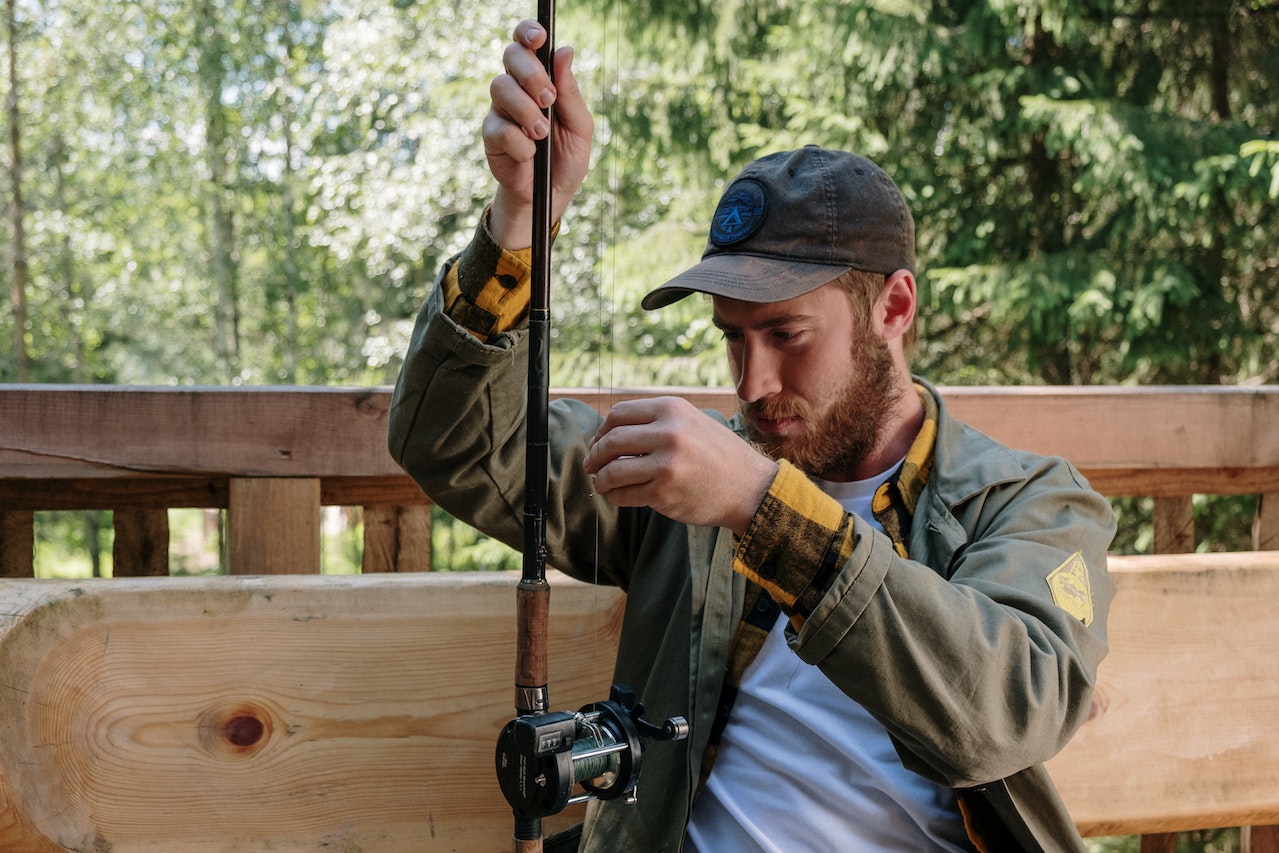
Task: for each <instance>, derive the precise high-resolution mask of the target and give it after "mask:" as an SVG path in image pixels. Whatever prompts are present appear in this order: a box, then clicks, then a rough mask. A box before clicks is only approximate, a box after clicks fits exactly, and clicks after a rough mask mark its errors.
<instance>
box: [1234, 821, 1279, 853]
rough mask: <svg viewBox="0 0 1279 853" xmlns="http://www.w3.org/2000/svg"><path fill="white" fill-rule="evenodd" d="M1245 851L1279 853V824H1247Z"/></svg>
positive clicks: (1244, 833) (1249, 852)
mask: <svg viewBox="0 0 1279 853" xmlns="http://www.w3.org/2000/svg"><path fill="white" fill-rule="evenodd" d="M1242 841H1243V845H1242V846H1243V853H1279V826H1245V827H1244V829H1243V839H1242Z"/></svg>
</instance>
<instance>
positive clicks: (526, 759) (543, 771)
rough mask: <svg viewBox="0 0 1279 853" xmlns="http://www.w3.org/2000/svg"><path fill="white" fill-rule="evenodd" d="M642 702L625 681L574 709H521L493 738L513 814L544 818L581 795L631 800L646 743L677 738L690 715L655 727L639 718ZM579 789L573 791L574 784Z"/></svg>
mask: <svg viewBox="0 0 1279 853" xmlns="http://www.w3.org/2000/svg"><path fill="white" fill-rule="evenodd" d="M643 713H644V706H643V705H642V704H639V703H638V702H637V701H636V699H635V693H634V691H633V690H631V689H630V688H629V687H627V686H626V685H623V684H614V685H613V687H612V689H611V690H610V691H609V700H608V701H607V702H592V703H591V704H589V705H585V706H583V707H582V708H581V710H579V711H576V712H574V711H558V712H551V713H543V714H524V715H522V716H519V717H516V718H515V719H514V720H511V721H510V722H509V723H507V724H506V726H505V727H504V728H503V729H502V733H501V734H500V735H499V736H498V740H497V756H496V763H497V778H498V784H499V785H500V786H501V788H502V794H503V795H504V796H505V797H506V801H507V802H508V803H510V805H511V808H512V809H513V810H514V812H515V814H516V816H517V817H519V818H522V819H524V820H533V819H538V818H543V817H549V816H551V815H554V814H558V813H559V812H561V811H563V810H564V809H565V808H566V807H567V806H569V805H572V804H574V803H581V802H585V801H587V800H594V799H599V800H614V799H617V798H618V797H623V796H625V797H626V798H627V800H628V802H634V801H635V788H636V785H637V784H638V783H639V773H640V763H641V761H642V758H643V754H644V748H645V742H646V741H649V740H663V741H664V740H683V739H684V738H686V737H688V722H687V721H686V720H685V719H684V718H683V717H670V718H669V719H667V720H665V721H664V722H663V723H662V725H661V726H655V725H653V724H652V723H649V722H647V721H645V720H644V719H643V718H642V716H641V715H642V714H643ZM574 785H580V786H581V788H582V790H581V792H580V793H578V794H574V793H573V786H574Z"/></svg>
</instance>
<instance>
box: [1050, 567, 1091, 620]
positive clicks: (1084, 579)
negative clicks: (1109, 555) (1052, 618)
mask: <svg viewBox="0 0 1279 853" xmlns="http://www.w3.org/2000/svg"><path fill="white" fill-rule="evenodd" d="M1048 588H1049V589H1051V590H1052V594H1053V602H1054V603H1055V604H1056V605H1057V606H1058V607H1060V608H1061V609H1062V610H1064V611H1066V612H1067V613H1069V614H1070V615H1071V616H1074V617H1075V618H1076V619H1078V620H1079V621H1080V622H1083V623H1084V624H1085V625H1091V624H1092V585H1091V583H1090V582H1089V580H1088V564H1087V563H1085V562H1084V557H1083V555H1082V554H1080V553H1079V552H1078V551H1076V552H1075V553H1073V554H1071V555H1070V556H1069V557H1067V558H1066V562H1064V563H1062V564H1061V565H1060V566H1058V567H1057V568H1055V569H1053V570H1052V573H1051V574H1049V575H1048Z"/></svg>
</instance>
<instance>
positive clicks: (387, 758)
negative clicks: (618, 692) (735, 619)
mask: <svg viewBox="0 0 1279 853" xmlns="http://www.w3.org/2000/svg"><path fill="white" fill-rule="evenodd" d="M517 581H518V573H487V572H486V573H438V574H437V573H416V574H403V575H394V574H392V575H365V576H349V577H305V576H290V577H253V578H246V577H220V578H146V579H128V578H125V579H116V580H106V581H102V580H99V581H83V582H79V583H72V582H60V581H59V582H53V581H30V580H28V581H0V600H3V601H4V602H5V606H4V608H3V612H2V613H0V714H2V718H3V719H4V721H5V724H4V725H3V726H0V850H4V851H6V853H45V851H48V853H54V852H55V851H57V853H61V851H63V850H83V851H90V850H111V851H112V853H185V851H190V853H206V851H237V853H245V852H246V851H262V853H266V851H271V853H279V851H288V853H300V851H315V850H351V851H354V850H360V851H362V853H402V851H406V850H412V851H453V850H467V851H499V850H509V849H510V843H511V842H510V834H511V818H510V809H509V807H508V806H507V805H506V802H505V801H504V800H503V799H502V796H501V794H500V792H499V791H498V788H497V783H496V779H495V776H494V773H495V771H494V766H493V755H494V748H495V746H496V742H497V734H498V732H499V731H500V729H501V727H502V726H503V725H504V724H505V722H506V721H507V720H509V719H510V717H511V715H512V711H511V705H512V701H513V698H514V688H513V681H512V661H513V659H514V653H515V627H514V624H515V587H516V583H517ZM551 581H552V586H553V589H554V592H553V598H554V602H553V604H552V609H553V613H554V614H555V616H554V618H553V619H552V622H551V626H550V638H549V648H550V652H549V654H550V661H551V678H552V682H551V685H552V687H551V699H552V701H553V702H554V703H555V707H556V708H557V709H559V708H578V707H581V706H582V705H584V704H586V703H587V702H591V701H597V700H599V699H602V698H605V697H607V695H608V683H609V675H610V672H611V668H612V667H611V659H612V650H613V649H615V648H616V644H617V635H618V627H619V626H618V621H617V618H616V617H617V608H618V607H619V606H620V603H621V595H620V593H619V592H617V591H616V590H613V589H604V588H599V589H596V588H593V587H589V586H586V585H583V584H578V583H575V582H572V581H569V580H567V579H566V578H564V577H562V576H559V575H558V574H556V573H552V579H551ZM641 795H642V794H641ZM581 817H582V808H581V807H573V808H572V809H570V810H569V811H568V812H566V813H564V814H562V815H560V816H559V817H557V818H555V819H552V820H548V821H547V830H548V831H551V832H553V831H558V830H560V829H563V828H566V827H567V826H570V825H572V823H574V822H577V821H580V819H581Z"/></svg>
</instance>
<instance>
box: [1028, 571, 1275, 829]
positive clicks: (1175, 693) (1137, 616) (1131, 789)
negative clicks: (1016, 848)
mask: <svg viewBox="0 0 1279 853" xmlns="http://www.w3.org/2000/svg"><path fill="white" fill-rule="evenodd" d="M1111 573H1112V576H1113V577H1114V579H1115V582H1116V584H1117V586H1118V588H1119V592H1118V596H1117V597H1116V599H1115V603H1114V608H1113V610H1112V611H1111V618H1110V623H1109V634H1110V644H1111V652H1110V655H1109V656H1108V657H1107V658H1106V659H1105V661H1103V662H1102V665H1101V671H1100V676H1099V683H1098V688H1097V692H1096V695H1095V697H1094V713H1093V716H1092V718H1091V719H1089V721H1088V722H1087V723H1085V724H1084V726H1083V727H1082V728H1081V729H1080V731H1079V733H1078V734H1077V735H1076V736H1075V738H1074V739H1073V740H1072V741H1071V742H1070V744H1068V745H1067V747H1066V748H1065V750H1063V751H1062V753H1061V754H1060V755H1058V756H1057V757H1056V758H1054V759H1053V760H1052V761H1051V762H1049V771H1050V772H1051V774H1052V776H1053V778H1054V779H1055V780H1056V782H1057V784H1058V786H1059V787H1060V789H1061V793H1062V796H1063V798H1064V799H1065V801H1066V804H1067V806H1068V807H1069V808H1070V812H1071V815H1072V816H1073V817H1074V818H1075V820H1076V822H1077V823H1078V824H1079V825H1080V827H1081V829H1082V830H1083V831H1084V832H1085V834H1087V835H1122V834H1136V833H1156V832H1177V831H1183V830H1192V829H1202V828H1206V827H1219V826H1247V825H1251V824H1269V823H1274V822H1276V821H1279V717H1276V710H1275V709H1276V708H1279V656H1277V655H1275V654H1274V649H1276V648H1279V620H1276V619H1275V618H1274V616H1273V609H1274V602H1275V601H1276V600H1279V552H1273V551H1267V552H1240V553H1224V554H1177V555H1153V556H1144V557H1112V558H1111Z"/></svg>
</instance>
